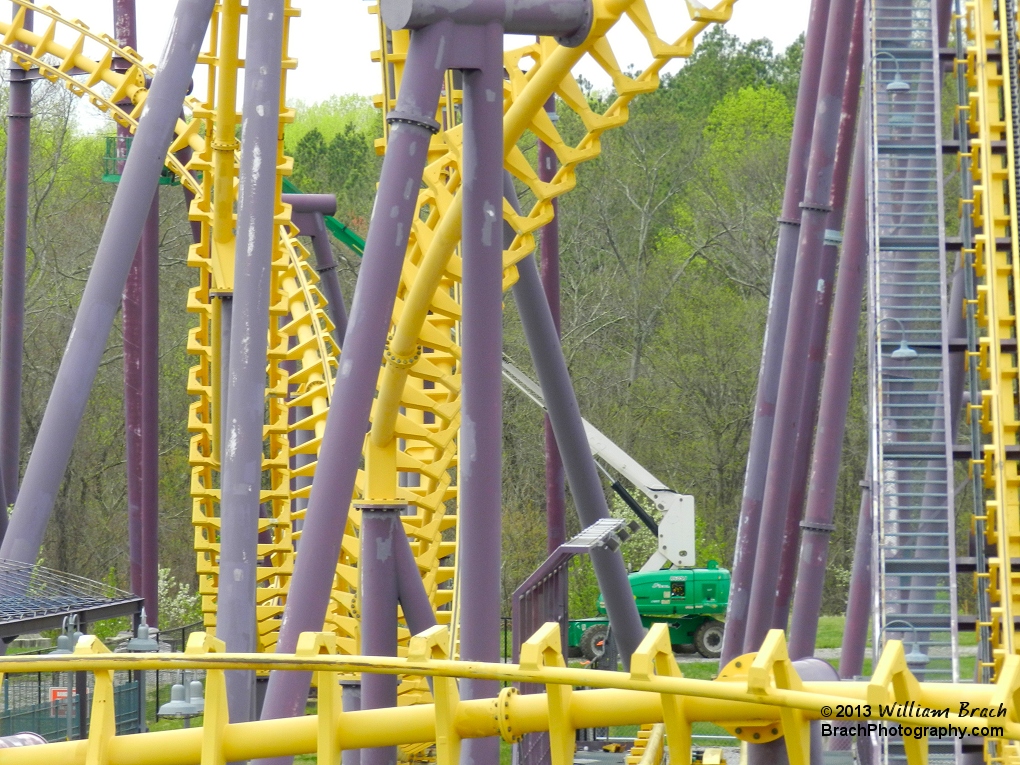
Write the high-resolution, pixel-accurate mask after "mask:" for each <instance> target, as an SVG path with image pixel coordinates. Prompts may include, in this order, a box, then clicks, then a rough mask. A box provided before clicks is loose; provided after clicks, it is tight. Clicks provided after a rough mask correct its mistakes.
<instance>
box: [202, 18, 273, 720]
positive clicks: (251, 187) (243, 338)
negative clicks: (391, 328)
mask: <svg viewBox="0 0 1020 765" xmlns="http://www.w3.org/2000/svg"><path fill="white" fill-rule="evenodd" d="M283 10H284V2H283V0H251V2H250V3H249V4H248V39H247V50H248V54H247V56H246V60H245V78H244V112H243V118H242V122H241V168H240V186H239V189H238V208H237V244H236V247H235V255H234V299H233V316H232V323H231V330H230V367H229V369H230V374H229V376H228V380H227V387H228V395H227V406H226V412H227V417H226V428H225V429H224V430H223V433H222V439H223V444H224V446H223V450H222V451H223V457H222V465H221V467H220V487H221V488H220V491H221V499H220V560H219V564H220V577H219V582H220V587H219V593H218V596H217V609H216V625H217V626H216V632H217V636H218V637H220V638H222V639H223V640H224V641H225V642H226V644H227V650H228V651H231V652H236V653H253V652H254V651H255V650H256V649H257V647H258V632H257V626H256V618H255V588H256V574H257V566H258V561H257V549H258V526H259V506H260V491H261V487H262V449H263V437H262V429H263V424H264V422H265V413H264V408H265V391H266V363H267V335H268V332H269V281H270V272H271V270H272V262H273V253H274V251H275V249H276V244H277V239H278V236H279V235H278V232H277V227H276V224H275V222H274V214H275V212H276V196H277V193H278V185H277V184H278V180H277V176H276V172H275V170H276V156H277V135H278V132H279V118H280V62H281V60H282V57H283ZM227 695H228V698H229V703H230V719H231V721H232V722H246V721H248V720H252V719H253V718H254V714H255V673H254V672H247V671H245V672H241V671H235V672H228V673H227Z"/></svg>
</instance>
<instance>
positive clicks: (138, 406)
mask: <svg viewBox="0 0 1020 765" xmlns="http://www.w3.org/2000/svg"><path fill="white" fill-rule="evenodd" d="M113 28H114V33H115V34H116V36H117V43H118V44H119V45H126V46H130V47H131V48H134V49H135V50H138V35H137V24H136V19H135V2H134V0H113ZM115 67H116V68H118V69H120V70H127V68H128V64H127V62H126V61H124V60H123V59H117V61H116V63H115ZM125 105H126V104H125V102H121V106H125ZM127 105H128V106H129V103H128V104H127ZM130 140H131V130H130V129H129V128H126V127H124V126H123V125H118V126H117V155H118V156H119V157H124V156H126V155H127V151H128V145H129V142H130ZM117 165H118V166H117V172H118V174H119V173H122V172H123V171H124V163H123V162H118V163H117ZM157 196H158V193H157ZM146 228H148V222H146ZM145 239H146V237H145V234H144V231H143V234H142V239H141V241H140V242H139V244H138V249H137V250H136V251H135V257H134V260H133V261H132V262H131V270H130V271H129V272H128V278H127V283H126V284H125V285H124V296H123V299H122V310H121V323H122V327H123V329H122V331H123V333H124V441H125V443H124V451H125V455H124V456H125V459H124V464H125V467H126V469H127V504H128V508H127V509H128V554H129V559H130V574H131V591H132V592H133V593H135V594H136V595H142V596H143V597H144V595H145V588H144V585H143V582H142V580H143V574H142V571H143V568H144V566H143V563H142V263H143V262H144V261H145V259H146V257H147V253H146V252H145ZM148 605H149V604H148V603H146V606H147V607H148ZM146 613H148V608H146ZM153 623H154V624H155V623H156V622H155V621H154V622H153Z"/></svg>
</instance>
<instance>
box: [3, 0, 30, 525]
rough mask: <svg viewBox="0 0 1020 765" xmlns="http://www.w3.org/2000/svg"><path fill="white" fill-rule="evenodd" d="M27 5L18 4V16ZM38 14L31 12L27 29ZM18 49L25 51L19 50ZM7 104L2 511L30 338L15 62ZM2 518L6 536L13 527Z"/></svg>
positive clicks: (23, 157) (20, 104)
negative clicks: (24, 357)
mask: <svg viewBox="0 0 1020 765" xmlns="http://www.w3.org/2000/svg"><path fill="white" fill-rule="evenodd" d="M20 8H21V6H18V5H14V7H13V13H14V15H17V13H18V11H19V9H20ZM34 16H35V13H34V12H32V11H26V13H25V27H26V28H27V29H31V28H32V21H33V18H34ZM15 47H16V48H19V49H20V48H22V47H24V46H21V45H15ZM8 76H9V79H10V90H9V92H8V102H7V172H6V179H5V181H6V189H7V190H6V198H5V200H4V264H3V277H4V278H3V296H2V303H0V312H2V314H3V320H2V325H0V472H2V475H0V487H2V488H3V493H0V509H3V510H4V511H6V509H7V506H8V505H9V504H10V503H12V502H14V501H15V499H16V498H17V496H18V480H19V475H18V473H19V469H20V447H21V369H22V354H23V353H24V338H25V261H26V258H27V257H28V178H29V157H30V156H31V151H32V141H31V137H32V81H31V80H30V79H28V72H26V71H25V70H24V69H22V68H21V67H20V66H18V65H17V64H14V63H11V68H10V71H9V72H8ZM6 515H7V513H6V512H3V513H0V516H3V517H2V518H0V531H2V530H3V528H5V527H6V525H7V518H6Z"/></svg>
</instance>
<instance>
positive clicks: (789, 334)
mask: <svg viewBox="0 0 1020 765" xmlns="http://www.w3.org/2000/svg"><path fill="white" fill-rule="evenodd" d="M853 9H854V0H832V6H831V9H830V13H829V18H828V27H827V30H826V38H825V53H824V56H823V59H822V71H821V75H820V78H819V87H818V108H817V109H816V110H815V125H814V129H813V132H812V139H811V154H810V157H809V160H808V172H807V177H806V179H805V185H804V202H803V203H802V204H801V208H802V210H803V215H802V219H801V230H800V240H799V242H798V246H797V263H796V267H795V270H794V277H793V292H792V293H791V295H790V313H789V320H788V322H787V327H786V338H785V341H784V344H783V366H782V371H781V372H780V377H779V397H778V399H777V401H776V411H775V427H774V428H773V429H772V443H771V446H770V450H769V470H768V476H767V478H766V482H765V495H764V500H763V503H762V512H761V527H760V532H759V534H758V545H757V550H756V553H755V561H754V577H753V580H752V583H751V603H750V608H749V610H748V617H747V627H746V633H745V635H744V650H745V651H753V650H757V649H758V647H759V646H760V645H761V642H762V640H764V639H765V635H766V634H767V633H768V631H769V628H770V627H771V624H772V612H773V608H774V606H775V602H776V584H777V582H778V578H779V563H780V558H781V553H782V544H783V532H784V528H785V520H786V509H787V503H788V502H789V499H790V488H791V481H792V465H791V464H790V451H791V449H790V446H791V445H792V444H794V443H795V440H796V438H797V433H798V432H799V431H800V429H801V428H802V427H803V426H804V425H805V423H802V422H800V420H799V414H800V405H801V398H802V395H803V392H804V387H803V371H804V363H805V361H806V357H807V346H808V343H809V341H810V339H811V337H810V330H811V315H812V309H813V306H814V302H815V293H816V291H817V282H818V277H819V272H820V265H821V264H820V262H819V261H820V258H821V254H822V253H821V250H822V246H823V239H824V235H825V225H826V221H827V219H828V214H829V212H830V211H831V206H830V204H829V202H830V199H831V194H832V180H833V167H834V163H835V151H836V137H837V135H838V133H839V120H840V114H841V108H840V107H841V105H842V101H843V86H844V84H845V83H846V66H847V58H848V56H849V53H850V35H848V34H847V31H846V30H847V29H848V28H850V27H851V26H852V23H853Z"/></svg>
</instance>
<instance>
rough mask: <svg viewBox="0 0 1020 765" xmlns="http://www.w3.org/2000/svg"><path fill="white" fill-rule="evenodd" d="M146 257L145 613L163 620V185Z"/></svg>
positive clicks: (149, 225)
mask: <svg viewBox="0 0 1020 765" xmlns="http://www.w3.org/2000/svg"><path fill="white" fill-rule="evenodd" d="M138 250H139V252H140V253H144V260H143V261H142V327H141V329H142V332H141V334H142V411H141V415H142V438H141V456H142V464H141V472H142V476H141V477H142V497H141V500H142V502H141V537H142V538H141V542H142V551H141V552H142V555H141V559H142V560H141V563H142V578H141V585H142V592H141V595H142V596H143V597H144V598H145V613H146V614H147V615H148V618H149V621H150V622H151V623H152V624H159V597H158V590H159V586H158V582H159V189H158V188H157V190H156V194H155V195H154V196H153V198H152V207H151V208H150V209H149V215H148V217H147V218H146V219H145V228H144V229H143V230H142V241H141V245H140V247H139V248H138Z"/></svg>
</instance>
